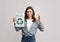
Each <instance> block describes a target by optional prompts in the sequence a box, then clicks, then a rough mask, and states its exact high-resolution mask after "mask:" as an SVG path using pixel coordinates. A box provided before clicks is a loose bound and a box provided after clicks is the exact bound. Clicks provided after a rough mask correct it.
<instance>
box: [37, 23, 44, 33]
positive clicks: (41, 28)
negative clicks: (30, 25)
mask: <svg viewBox="0 0 60 42" xmlns="http://www.w3.org/2000/svg"><path fill="white" fill-rule="evenodd" d="M37 23H38V28H39V30H40V31H42V32H43V31H44V26H43V24H42V22H37Z"/></svg>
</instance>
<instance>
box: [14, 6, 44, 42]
mask: <svg viewBox="0 0 60 42" xmlns="http://www.w3.org/2000/svg"><path fill="white" fill-rule="evenodd" d="M37 18H38V19H36V18H35V12H34V9H33V8H32V7H31V6H28V7H27V8H26V10H25V17H24V21H25V26H24V27H16V26H15V29H16V31H19V30H22V40H21V42H36V40H35V34H36V31H37V28H39V30H40V31H44V27H43V25H42V24H41V22H40V16H38V17H37ZM13 22H14V25H15V22H16V21H15V18H13ZM17 23H18V24H22V23H23V21H22V19H21V18H18V20H17Z"/></svg>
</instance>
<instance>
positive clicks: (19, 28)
mask: <svg viewBox="0 0 60 42" xmlns="http://www.w3.org/2000/svg"><path fill="white" fill-rule="evenodd" d="M14 28H15V30H16V32H18V31H19V30H21V29H22V27H16V26H15V23H14Z"/></svg>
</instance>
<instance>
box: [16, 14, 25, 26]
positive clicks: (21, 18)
mask: <svg viewBox="0 0 60 42" xmlns="http://www.w3.org/2000/svg"><path fill="white" fill-rule="evenodd" d="M16 27H24V14H23V13H17V15H16Z"/></svg>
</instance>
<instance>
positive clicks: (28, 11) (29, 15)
mask: <svg viewBox="0 0 60 42" xmlns="http://www.w3.org/2000/svg"><path fill="white" fill-rule="evenodd" d="M32 15H33V11H32V9H28V10H27V16H28V17H32Z"/></svg>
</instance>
